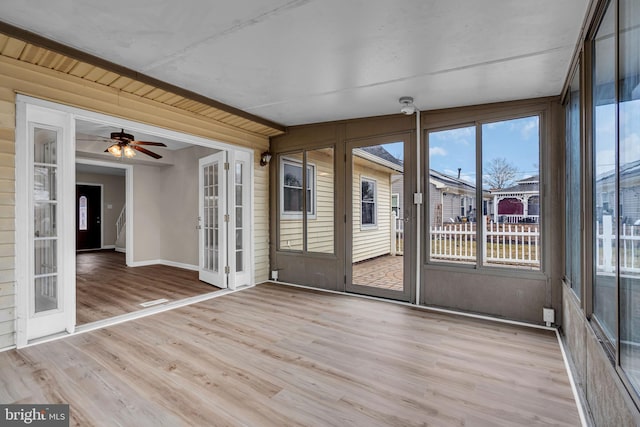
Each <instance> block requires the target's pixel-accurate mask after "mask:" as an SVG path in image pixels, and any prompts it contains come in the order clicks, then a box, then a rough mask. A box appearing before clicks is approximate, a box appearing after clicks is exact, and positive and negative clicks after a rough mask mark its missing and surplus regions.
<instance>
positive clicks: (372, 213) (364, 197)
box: [360, 178, 377, 228]
mask: <svg viewBox="0 0 640 427" xmlns="http://www.w3.org/2000/svg"><path fill="white" fill-rule="evenodd" d="M360 202H361V203H360V207H361V209H360V219H361V222H360V225H361V227H362V228H370V227H375V226H376V224H377V214H376V182H375V181H374V180H372V179H369V178H361V179H360Z"/></svg>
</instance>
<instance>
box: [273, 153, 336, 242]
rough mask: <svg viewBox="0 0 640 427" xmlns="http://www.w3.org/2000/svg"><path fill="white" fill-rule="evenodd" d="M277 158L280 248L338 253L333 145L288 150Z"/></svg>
mask: <svg viewBox="0 0 640 427" xmlns="http://www.w3.org/2000/svg"><path fill="white" fill-rule="evenodd" d="M278 158H279V165H280V168H279V171H278V174H279V178H278V179H279V182H280V191H279V195H278V196H279V206H280V209H279V218H278V242H277V243H278V244H277V248H278V250H280V251H295V252H314V253H323V254H333V253H335V236H334V234H335V209H334V206H335V165H334V163H335V156H334V148H333V147H327V148H319V149H315V150H304V151H300V152H297V153H287V154H284V155H279V156H278ZM303 168H305V170H306V174H304V175H303V173H302V171H303ZM305 207H306V212H304V211H303V209H305Z"/></svg>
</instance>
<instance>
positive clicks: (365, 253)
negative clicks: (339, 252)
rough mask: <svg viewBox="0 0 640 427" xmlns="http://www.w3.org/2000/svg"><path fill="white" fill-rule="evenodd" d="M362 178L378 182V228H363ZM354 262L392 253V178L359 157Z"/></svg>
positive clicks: (355, 174) (356, 164) (355, 172)
mask: <svg viewBox="0 0 640 427" xmlns="http://www.w3.org/2000/svg"><path fill="white" fill-rule="evenodd" d="M362 178H369V179H373V180H375V181H376V216H377V218H376V226H375V227H372V228H362V227H361V216H360V200H361V199H360V192H361V186H360V182H361V179H362ZM352 194H353V248H352V251H353V262H354V263H355V262H359V261H364V260H367V259H369V258H374V257H377V256H381V255H386V254H388V253H389V252H390V250H391V175H390V171H385V170H380V168H376V167H375V165H374V164H373V163H372V162H369V161H366V160H363V159H359V158H355V161H354V168H353V192H352Z"/></svg>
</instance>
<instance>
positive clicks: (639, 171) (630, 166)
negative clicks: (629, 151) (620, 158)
mask: <svg viewBox="0 0 640 427" xmlns="http://www.w3.org/2000/svg"><path fill="white" fill-rule="evenodd" d="M618 174H619V176H620V178H621V179H624V178H632V177H634V176H640V160H636V161H633V162H629V163H625V164H622V165H621V166H620V168H619V172H618ZM615 175H616V171H615V170H611V171H607V172H605V173H603V174H600V175H599V176H598V178H597V179H596V181H606V180H610V179H613V178H615Z"/></svg>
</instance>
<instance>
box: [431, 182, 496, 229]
mask: <svg viewBox="0 0 640 427" xmlns="http://www.w3.org/2000/svg"><path fill="white" fill-rule="evenodd" d="M429 195H430V200H429V212H430V214H431V218H430V223H431V225H432V226H441V225H443V224H445V223H456V222H463V221H469V222H475V221H476V219H477V216H478V212H477V200H476V187H475V186H474V185H472V184H470V183H469V182H467V181H465V180H463V179H460V178H454V177H452V176H449V175H446V174H444V173H442V172H438V171H435V170H433V169H431V170H430V171H429ZM483 198H484V200H483V205H484V207H483V209H484V212H487V211H488V209H490V205H491V198H490V196H489V193H488V192H483Z"/></svg>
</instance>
